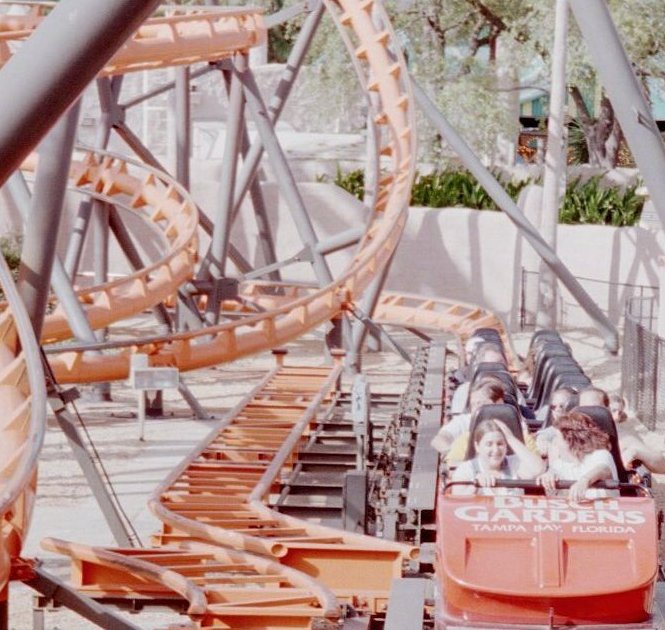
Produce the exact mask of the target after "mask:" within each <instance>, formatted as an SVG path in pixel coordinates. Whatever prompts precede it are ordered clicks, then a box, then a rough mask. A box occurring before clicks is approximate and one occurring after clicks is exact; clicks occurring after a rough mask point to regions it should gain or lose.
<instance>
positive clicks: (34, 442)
mask: <svg viewBox="0 0 665 630" xmlns="http://www.w3.org/2000/svg"><path fill="white" fill-rule="evenodd" d="M0 284H2V288H3V291H4V293H5V296H6V297H7V301H8V304H9V307H8V308H7V309H5V310H4V311H3V312H2V313H1V314H0V408H1V409H2V420H0V601H1V600H4V599H6V596H7V591H6V585H7V581H8V579H9V575H10V570H11V568H12V565H14V564H15V563H17V562H19V560H20V558H19V557H20V553H21V548H22V546H23V542H24V540H25V537H26V535H27V532H28V527H29V525H30V518H31V516H32V509H33V505H34V501H35V493H36V486H37V459H38V456H39V451H40V449H41V445H42V442H43V440H44V431H45V428H46V393H45V389H44V375H43V372H42V369H41V363H40V358H39V348H38V346H37V342H36V340H35V338H34V334H33V332H32V326H31V324H30V321H29V319H28V317H27V315H26V313H25V310H24V308H23V303H22V302H21V299H20V297H19V295H18V291H17V290H16V287H15V286H14V284H13V281H12V279H11V273H10V271H9V269H8V268H7V265H6V263H5V261H4V258H2V257H1V256H0Z"/></svg>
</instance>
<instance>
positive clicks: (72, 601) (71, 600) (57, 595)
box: [25, 566, 141, 630]
mask: <svg viewBox="0 0 665 630" xmlns="http://www.w3.org/2000/svg"><path fill="white" fill-rule="evenodd" d="M34 571H35V577H33V578H32V579H30V580H27V581H26V582H25V584H27V585H28V586H29V587H30V588H32V589H34V590H35V591H37V592H38V593H41V594H42V595H43V597H44V599H45V600H46V601H45V602H43V605H47V603H48V602H53V603H56V604H60V605H62V606H66V607H67V608H69V609H70V610H73V611H74V612H75V613H77V614H78V615H81V616H82V617H84V618H85V619H88V620H89V621H91V622H92V623H94V624H95V625H96V626H98V627H100V628H113V630H141V626H137V625H135V624H133V623H131V622H129V621H127V618H126V617H124V616H122V615H117V614H115V613H114V612H112V611H111V610H110V609H109V608H108V607H107V606H104V605H102V604H99V603H97V602H96V601H95V600H94V599H92V598H91V597H88V596H87V595H84V594H82V593H79V592H78V591H76V589H74V588H72V587H71V586H70V585H69V584H67V583H65V582H63V581H62V580H60V579H58V578H57V577H55V576H54V575H51V574H50V573H47V572H46V571H44V569H42V568H41V567H39V566H38V567H35V570H34ZM39 612H41V613H42V614H41V615H39V614H37V613H39ZM35 613H36V614H35V620H36V621H37V624H39V623H43V609H42V608H37V609H36V610H35ZM37 627H38V626H37ZM42 627H43V625H42Z"/></svg>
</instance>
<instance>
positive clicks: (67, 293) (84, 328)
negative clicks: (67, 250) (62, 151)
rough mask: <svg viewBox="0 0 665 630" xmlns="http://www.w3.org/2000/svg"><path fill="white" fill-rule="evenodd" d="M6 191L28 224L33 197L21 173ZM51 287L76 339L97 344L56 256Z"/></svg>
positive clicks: (14, 176) (12, 178) (10, 179)
mask: <svg viewBox="0 0 665 630" xmlns="http://www.w3.org/2000/svg"><path fill="white" fill-rule="evenodd" d="M5 190H6V192H7V194H8V195H9V196H10V198H11V200H12V203H13V204H14V205H15V206H16V208H17V209H18V212H19V214H20V215H21V220H22V221H23V223H24V225H25V224H27V223H28V217H29V216H30V206H31V203H32V202H31V199H32V197H31V195H30V190H29V189H28V185H27V184H26V183H25V179H24V178H23V175H22V174H21V171H16V172H15V173H14V174H13V175H12V176H11V177H10V178H9V180H8V181H7V184H6V186H5ZM24 229H25V228H24ZM51 286H52V287H53V291H54V292H55V294H56V295H57V296H58V300H59V301H60V304H61V305H62V308H63V309H64V311H65V313H66V315H67V321H68V322H69V325H70V327H71V329H72V332H73V333H74V337H75V338H76V339H77V340H79V341H80V342H89V343H94V342H96V341H97V338H96V337H95V332H94V330H93V329H92V328H91V326H90V324H89V322H88V318H87V317H86V315H85V312H84V311H83V307H82V306H81V303H80V302H79V300H78V298H77V297H76V294H75V292H74V288H73V287H72V284H71V281H70V279H69V276H68V275H67V272H66V271H65V268H64V266H63V264H62V262H61V261H60V259H59V258H58V257H57V256H55V258H54V260H53V271H52V273H51Z"/></svg>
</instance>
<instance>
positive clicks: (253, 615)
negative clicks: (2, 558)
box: [42, 538, 340, 629]
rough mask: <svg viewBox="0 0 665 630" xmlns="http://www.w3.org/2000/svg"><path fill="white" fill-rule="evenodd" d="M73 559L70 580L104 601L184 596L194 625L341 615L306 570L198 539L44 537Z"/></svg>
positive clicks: (272, 623)
mask: <svg viewBox="0 0 665 630" xmlns="http://www.w3.org/2000/svg"><path fill="white" fill-rule="evenodd" d="M42 546H43V547H44V548H45V549H47V550H49V551H54V552H57V553H61V554H64V555H67V556H69V557H71V558H72V583H73V585H74V586H75V587H76V588H77V589H78V590H79V591H81V592H83V593H85V594H86V595H90V596H93V597H104V598H116V599H118V598H121V599H126V598H132V597H133V598H137V599H146V598H159V599H160V600H162V601H163V600H165V599H168V598H172V599H173V600H174V601H176V600H185V601H186V602H187V604H188V608H187V614H188V615H189V616H190V617H191V618H192V620H194V621H195V622H196V623H197V627H199V628H202V629H203V628H212V627H214V628H220V629H221V628H239V629H240V628H273V629H281V628H310V627H311V624H312V621H314V620H316V619H330V620H336V619H337V618H339V616H340V610H339V605H338V603H337V600H336V598H335V596H334V595H333V594H332V593H331V592H330V591H328V590H327V589H326V588H325V587H323V586H321V585H320V584H318V583H317V582H315V581H314V580H313V579H312V578H310V577H308V576H307V575H305V574H304V573H301V572H299V571H294V570H293V569H290V568H288V567H286V566H284V565H281V564H279V563H278V562H275V561H274V560H270V559H268V558H263V557H261V556H257V555H253V554H250V553H247V552H241V551H235V550H232V549H223V548H221V547H218V546H214V545H208V544H205V543H201V542H182V543H181V544H180V545H179V546H178V547H177V548H176V547H173V548H162V549H105V548H100V547H88V546H86V545H80V544H76V543H69V542H65V541H62V540H56V539H52V538H47V539H45V540H44V541H42Z"/></svg>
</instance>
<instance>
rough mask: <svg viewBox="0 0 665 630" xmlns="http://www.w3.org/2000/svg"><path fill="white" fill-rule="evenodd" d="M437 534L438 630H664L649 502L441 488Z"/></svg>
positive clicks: (654, 528) (639, 498)
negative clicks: (452, 491)
mask: <svg viewBox="0 0 665 630" xmlns="http://www.w3.org/2000/svg"><path fill="white" fill-rule="evenodd" d="M437 528H438V535H437V574H438V584H439V593H438V596H439V598H440V601H439V606H438V611H437V627H438V628H440V629H446V630H457V629H458V628H459V629H461V628H464V629H466V628H495V629H498V628H550V629H551V628H559V627H570V626H576V627H582V628H586V627H591V628H595V629H598V628H608V627H609V628H622V629H624V628H626V629H632V628H636V629H637V628H639V629H643V630H647V629H648V630H652V629H653V630H657V629H658V630H660V628H662V626H661V625H660V624H661V620H660V615H656V614H654V593H655V584H656V579H657V577H658V544H657V538H658V518H657V514H656V508H655V504H654V500H653V498H652V497H650V496H626V497H616V498H606V499H596V500H589V501H585V502H582V503H572V502H569V501H568V500H567V499H566V498H562V497H545V496H535V495H534V496H531V495H528V494H527V495H521V496H514V495H505V496H456V495H451V494H450V493H449V491H445V490H444V492H443V493H442V494H440V495H439V500H438V507H437Z"/></svg>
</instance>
